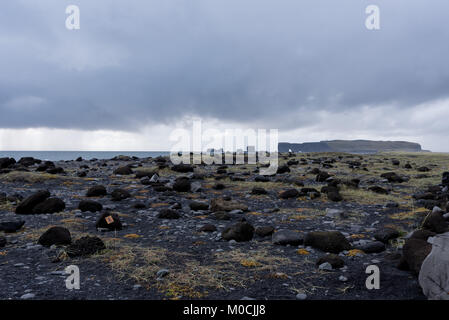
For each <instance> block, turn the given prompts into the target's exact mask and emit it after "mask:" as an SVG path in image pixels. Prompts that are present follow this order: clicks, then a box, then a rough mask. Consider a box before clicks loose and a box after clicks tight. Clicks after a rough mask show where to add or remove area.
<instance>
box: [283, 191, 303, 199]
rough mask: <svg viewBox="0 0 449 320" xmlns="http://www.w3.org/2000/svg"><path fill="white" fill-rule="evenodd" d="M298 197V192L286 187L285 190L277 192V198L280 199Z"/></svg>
mask: <svg viewBox="0 0 449 320" xmlns="http://www.w3.org/2000/svg"><path fill="white" fill-rule="evenodd" d="M297 197H299V192H298V190H296V189H288V190H285V191H282V192H281V193H280V194H279V198H281V199H291V198H297Z"/></svg>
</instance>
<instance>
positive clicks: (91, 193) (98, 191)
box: [86, 185, 108, 197]
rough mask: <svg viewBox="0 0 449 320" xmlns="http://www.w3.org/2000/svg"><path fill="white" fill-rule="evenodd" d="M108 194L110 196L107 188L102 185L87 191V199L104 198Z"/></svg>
mask: <svg viewBox="0 0 449 320" xmlns="http://www.w3.org/2000/svg"><path fill="white" fill-rule="evenodd" d="M107 194H108V192H107V191H106V188H105V187H104V186H102V185H98V186H93V187H90V188H89V190H87V193H86V196H87V197H102V196H105V195H107Z"/></svg>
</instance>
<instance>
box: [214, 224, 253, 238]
mask: <svg viewBox="0 0 449 320" xmlns="http://www.w3.org/2000/svg"><path fill="white" fill-rule="evenodd" d="M253 235H254V227H253V226H252V225H251V224H249V223H248V222H238V223H236V224H234V225H232V226H230V227H227V228H226V229H225V230H224V231H223V232H222V234H221V236H222V238H223V239H224V240H227V241H229V240H235V241H237V242H243V241H250V240H251V239H252V238H253Z"/></svg>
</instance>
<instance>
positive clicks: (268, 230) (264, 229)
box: [255, 226, 274, 237]
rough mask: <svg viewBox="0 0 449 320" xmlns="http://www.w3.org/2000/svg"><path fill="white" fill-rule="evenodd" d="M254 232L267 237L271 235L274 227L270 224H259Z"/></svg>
mask: <svg viewBox="0 0 449 320" xmlns="http://www.w3.org/2000/svg"><path fill="white" fill-rule="evenodd" d="M255 232H256V234H257V235H258V236H259V237H268V236H271V235H272V234H273V232H274V227H272V226H261V227H257V228H256V230H255Z"/></svg>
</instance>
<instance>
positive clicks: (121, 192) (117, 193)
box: [111, 189, 131, 201]
mask: <svg viewBox="0 0 449 320" xmlns="http://www.w3.org/2000/svg"><path fill="white" fill-rule="evenodd" d="M111 197H112V200H113V201H122V200H125V199H128V198H131V193H129V192H128V191H127V190H125V189H115V190H114V191H112V193H111Z"/></svg>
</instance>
